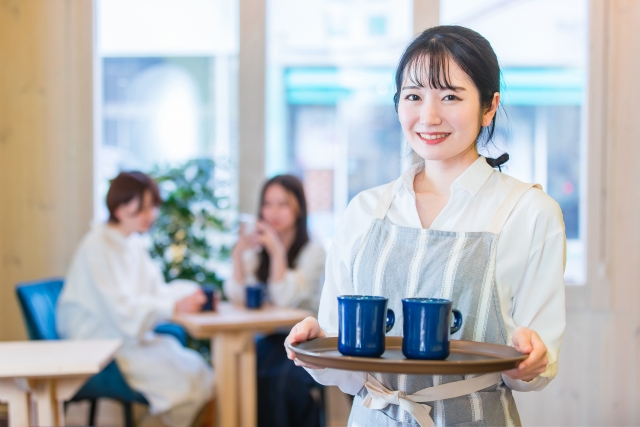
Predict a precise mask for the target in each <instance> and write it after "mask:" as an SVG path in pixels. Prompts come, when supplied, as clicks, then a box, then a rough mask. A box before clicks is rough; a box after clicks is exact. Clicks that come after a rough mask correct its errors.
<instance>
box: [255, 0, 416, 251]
mask: <svg viewBox="0 0 640 427" xmlns="http://www.w3.org/2000/svg"><path fill="white" fill-rule="evenodd" d="M412 36H413V2H412V1H408V0H377V1H370V0H351V1H335V0H317V1H313V2H299V1H294V0H271V1H269V2H268V3H267V85H266V86H267V108H266V114H267V142H266V143H267V150H266V152H267V158H266V171H267V175H268V176H271V175H274V174H277V173H284V172H288V173H294V174H296V175H297V176H299V177H300V178H301V179H302V180H303V182H304V185H305V189H306V194H307V199H308V209H309V227H310V229H311V232H312V233H313V235H314V236H315V237H316V238H319V239H320V240H321V241H322V242H324V243H325V245H327V246H328V245H329V243H330V241H331V238H332V237H333V232H334V229H335V226H336V224H337V220H338V219H339V218H340V216H341V215H342V213H343V212H344V210H345V208H346V206H347V203H348V202H349V200H351V198H353V197H354V196H355V195H356V194H357V193H359V192H360V191H362V190H365V189H367V188H371V187H374V186H377V185H381V184H384V183H387V182H389V181H391V180H393V179H395V178H397V176H398V175H399V174H400V173H401V171H402V169H403V168H404V167H406V166H408V165H409V164H410V163H411V152H410V150H409V149H408V146H407V145H406V144H405V143H404V142H403V138H402V131H401V129H400V124H399V123H398V119H397V115H396V112H395V109H394V106H393V94H394V92H395V88H394V83H393V75H394V71H395V66H396V63H397V60H398V58H399V57H400V55H401V54H402V51H403V49H404V47H405V46H406V44H407V43H408V42H409V41H410V40H411V37H412Z"/></svg>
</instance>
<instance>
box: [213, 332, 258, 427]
mask: <svg viewBox="0 0 640 427" xmlns="http://www.w3.org/2000/svg"><path fill="white" fill-rule="evenodd" d="M211 345H212V347H213V364H214V368H215V372H216V400H217V402H218V413H219V414H220V425H222V426H224V427H239V426H242V427H255V426H256V424H257V416H256V414H257V390H256V355H255V345H254V343H253V333H251V332H223V333H220V334H218V335H216V336H215V337H214V338H213V339H212V342H211Z"/></svg>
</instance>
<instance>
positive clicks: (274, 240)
mask: <svg viewBox="0 0 640 427" xmlns="http://www.w3.org/2000/svg"><path fill="white" fill-rule="evenodd" d="M256 234H257V239H256V240H257V241H258V243H260V245H262V246H263V247H264V249H265V250H266V251H267V253H268V254H269V255H270V256H272V257H273V256H276V254H280V253H284V254H285V255H286V253H287V251H286V249H285V247H284V245H283V244H282V241H280V237H278V233H276V231H275V230H274V229H273V227H271V226H270V225H269V223H268V222H266V221H263V220H260V221H258V222H257V223H256Z"/></svg>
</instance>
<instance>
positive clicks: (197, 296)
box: [173, 289, 207, 314]
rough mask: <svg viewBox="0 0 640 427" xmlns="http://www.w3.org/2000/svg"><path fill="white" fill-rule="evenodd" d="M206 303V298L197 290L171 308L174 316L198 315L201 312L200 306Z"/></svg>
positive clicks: (200, 290)
mask: <svg viewBox="0 0 640 427" xmlns="http://www.w3.org/2000/svg"><path fill="white" fill-rule="evenodd" d="M206 302H207V297H206V295H205V294H204V292H203V291H202V289H198V290H197V291H195V292H194V293H192V294H191V295H189V296H186V297H184V298H182V299H181V300H179V301H178V302H176V305H175V307H174V308H173V313H174V314H180V313H187V314H190V313H199V312H200V311H202V306H203V305H204V304H205V303H206Z"/></svg>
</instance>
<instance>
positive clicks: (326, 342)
mask: <svg viewBox="0 0 640 427" xmlns="http://www.w3.org/2000/svg"><path fill="white" fill-rule="evenodd" d="M288 347H289V348H290V349H291V350H292V351H293V352H294V353H295V354H296V358H298V359H299V360H301V361H302V362H305V363H308V364H311V365H315V366H318V367H321V368H332V369H344V370H347V371H361V372H383V373H391V374H420V375H456V374H483V373H487V372H502V371H507V370H509V369H514V368H516V367H517V366H518V364H519V363H520V362H522V361H523V360H524V359H526V358H527V356H526V355H524V354H522V353H520V352H518V351H516V350H515V349H514V348H513V347H508V346H506V345H499V344H489V343H484V342H475V341H462V340H451V353H450V354H449V357H448V358H447V359H445V360H416V359H407V358H405V357H404V355H403V354H402V337H385V349H386V350H385V352H384V354H383V355H382V356H380V357H353V356H343V355H342V354H341V353H340V352H339V351H338V337H330V338H316V339H314V340H310V341H306V342H303V343H297V344H289V346H288Z"/></svg>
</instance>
